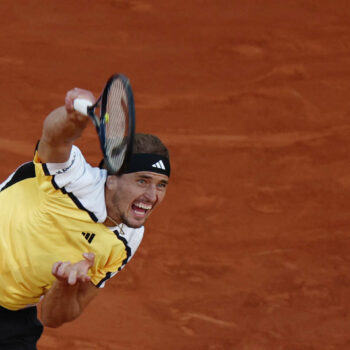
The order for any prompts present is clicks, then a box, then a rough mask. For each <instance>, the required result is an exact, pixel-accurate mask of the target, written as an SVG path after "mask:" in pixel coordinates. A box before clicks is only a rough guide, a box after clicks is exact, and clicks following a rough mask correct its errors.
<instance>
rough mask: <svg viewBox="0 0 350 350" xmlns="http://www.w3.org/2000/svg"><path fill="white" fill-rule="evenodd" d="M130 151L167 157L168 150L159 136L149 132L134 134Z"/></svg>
mask: <svg viewBox="0 0 350 350" xmlns="http://www.w3.org/2000/svg"><path fill="white" fill-rule="evenodd" d="M132 153H134V154H136V153H150V154H157V155H159V156H163V157H165V158H168V159H169V150H168V149H167V148H166V147H165V145H164V144H163V142H162V141H161V140H160V139H159V137H157V136H155V135H151V134H139V133H138V134H135V137H134V142H133V150H132Z"/></svg>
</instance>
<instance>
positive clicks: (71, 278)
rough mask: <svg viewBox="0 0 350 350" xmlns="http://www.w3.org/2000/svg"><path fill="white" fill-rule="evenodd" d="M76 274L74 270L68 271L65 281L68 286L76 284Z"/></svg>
mask: <svg viewBox="0 0 350 350" xmlns="http://www.w3.org/2000/svg"><path fill="white" fill-rule="evenodd" d="M77 274H78V272H77V270H76V269H74V268H73V269H71V270H70V271H69V274H68V279H67V282H68V284H70V285H71V286H72V285H74V284H75V283H76V282H77Z"/></svg>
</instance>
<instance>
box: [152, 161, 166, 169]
mask: <svg viewBox="0 0 350 350" xmlns="http://www.w3.org/2000/svg"><path fill="white" fill-rule="evenodd" d="M152 167H153V168H158V169H163V170H165V166H164V163H163V161H162V160H160V161H158V162H157V163H154V164H152Z"/></svg>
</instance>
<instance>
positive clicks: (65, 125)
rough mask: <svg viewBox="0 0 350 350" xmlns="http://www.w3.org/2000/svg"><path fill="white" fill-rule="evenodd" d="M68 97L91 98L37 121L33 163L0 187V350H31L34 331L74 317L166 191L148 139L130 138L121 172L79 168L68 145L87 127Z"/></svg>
mask: <svg viewBox="0 0 350 350" xmlns="http://www.w3.org/2000/svg"><path fill="white" fill-rule="evenodd" d="M76 98H84V99H88V100H89V101H91V102H92V103H93V102H94V101H95V98H94V96H93V94H92V93H91V92H89V91H87V90H82V89H73V90H71V91H69V92H68V93H67V95H66V99H65V106H63V107H60V108H58V109H56V110H54V111H53V112H52V113H50V114H49V115H48V117H47V118H46V119H45V122H44V126H43V132H42V136H41V139H40V141H39V143H38V145H37V147H36V150H35V155H34V159H33V160H32V161H30V162H28V163H25V164H22V165H21V166H19V167H18V168H17V170H15V171H14V172H13V173H12V174H11V175H10V176H9V177H8V178H7V180H5V181H4V182H3V183H2V184H1V185H0V349H2V350H10V349H16V350H21V349H23V350H33V349H36V343H37V341H38V339H39V337H40V335H41V333H42V330H43V325H44V326H47V327H59V326H60V325H62V324H63V323H65V322H69V321H72V320H74V319H75V318H77V317H78V316H79V315H80V314H81V313H82V311H83V310H84V309H85V307H86V306H87V305H88V303H89V302H90V301H91V300H92V299H93V298H94V297H95V296H96V295H97V293H98V292H99V290H100V289H101V288H102V287H104V285H105V283H106V282H107V281H108V280H109V279H110V278H111V277H112V276H114V275H115V274H116V273H118V271H120V270H121V269H122V268H123V267H124V266H125V265H126V263H128V262H129V261H130V259H131V258H132V257H133V255H134V254H135V251H136V250H137V248H138V246H139V244H140V242H141V240H142V237H143V233H144V223H145V221H146V220H147V218H148V217H149V216H150V214H151V213H152V212H153V210H154V209H155V208H156V207H157V206H158V205H159V204H160V203H161V202H162V200H163V199H164V196H165V193H166V188H167V184H168V181H169V176H170V164H169V154H168V150H167V148H166V147H165V146H164V145H163V143H162V142H161V141H160V140H159V138H158V137H156V136H153V135H149V134H136V135H135V139H134V147H133V154H132V156H131V160H130V162H129V165H128V167H127V168H126V169H125V170H124V171H123V173H122V174H118V175H115V174H108V173H107V171H106V170H105V169H103V167H102V168H101V167H92V166H91V165H89V164H88V163H87V162H86V160H85V159H84V157H83V155H82V153H81V151H80V150H79V149H78V147H76V146H75V145H74V144H73V143H74V141H75V140H76V139H77V138H79V137H80V136H81V134H82V132H83V130H84V129H85V127H86V126H87V124H88V123H89V119H88V118H87V117H86V116H83V115H81V114H79V113H77V112H75V111H74V110H73V101H74V99H76ZM41 299H42V304H41V310H42V312H41V317H40V318H41V322H40V321H39V319H38V317H37V308H36V305H37V304H38V303H39V301H40V300H41ZM42 324H43V325H42Z"/></svg>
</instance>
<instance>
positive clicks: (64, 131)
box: [38, 107, 89, 162]
mask: <svg viewBox="0 0 350 350" xmlns="http://www.w3.org/2000/svg"><path fill="white" fill-rule="evenodd" d="M88 122H89V119H88V118H87V117H86V116H83V115H81V114H78V113H74V112H71V113H67V110H66V108H65V107H59V108H57V109H55V110H54V111H53V112H51V113H50V114H49V115H48V116H47V117H46V119H45V122H44V126H43V132H42V136H41V138H40V144H39V150H38V152H39V157H40V159H41V160H42V161H43V162H65V161H66V160H68V158H69V154H70V150H71V147H72V144H73V142H74V140H76V139H77V138H78V137H80V135H81V134H82V132H83V131H84V129H85V127H86V126H87V124H88Z"/></svg>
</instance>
